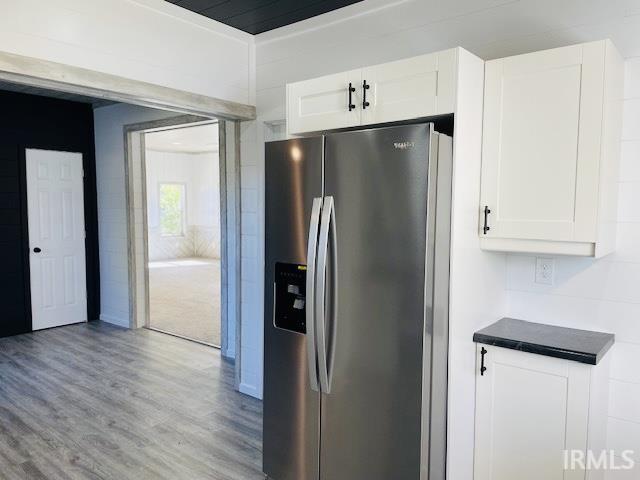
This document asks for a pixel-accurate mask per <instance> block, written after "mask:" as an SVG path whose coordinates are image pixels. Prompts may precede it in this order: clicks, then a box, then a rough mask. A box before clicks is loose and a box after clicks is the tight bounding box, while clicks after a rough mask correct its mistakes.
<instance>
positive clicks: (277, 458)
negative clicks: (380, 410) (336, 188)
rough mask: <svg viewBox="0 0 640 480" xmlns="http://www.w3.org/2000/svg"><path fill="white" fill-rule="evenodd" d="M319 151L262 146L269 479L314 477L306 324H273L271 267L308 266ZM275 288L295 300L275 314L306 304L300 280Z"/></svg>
mask: <svg viewBox="0 0 640 480" xmlns="http://www.w3.org/2000/svg"><path fill="white" fill-rule="evenodd" d="M322 153H323V138H322V137H316V138H306V139H299V140H289V141H282V142H271V143H267V144H266V152H265V155H266V157H265V161H266V178H265V200H266V211H265V232H266V244H265V300H264V302H265V306H264V308H265V325H264V327H265V328H264V337H265V338H264V340H265V354H264V355H265V358H264V376H265V378H264V385H265V387H264V435H263V441H264V446H263V469H264V473H265V474H267V475H268V476H269V478H271V479H273V480H317V479H318V471H319V466H318V453H319V436H320V429H319V421H320V420H319V416H320V397H319V396H320V394H319V393H318V392H315V391H313V390H312V389H311V387H310V382H309V365H308V360H307V358H308V357H307V343H306V338H305V337H306V336H305V335H304V334H302V333H299V332H300V331H301V330H303V331H304V329H303V328H302V327H301V326H300V325H297V324H296V328H295V330H296V331H294V330H288V329H286V328H278V327H276V326H275V325H274V312H275V311H276V308H275V305H274V291H275V288H276V283H275V281H276V278H275V277H276V273H277V272H276V264H278V268H279V271H284V274H286V268H292V269H293V270H294V271H295V270H296V269H298V268H299V269H304V268H305V265H306V263H307V241H308V236H309V226H310V219H311V210H312V203H313V200H314V198H317V197H322ZM281 264H288V266H282V265H281ZM284 274H281V275H280V277H282V276H283V275H284ZM280 277H279V278H280ZM292 278H294V279H296V282H299V278H298V276H296V275H293V277H292ZM278 287H279V288H284V289H286V291H285V292H284V293H283V294H282V295H278V298H281V299H283V300H282V301H290V302H294V303H292V305H286V306H284V307H286V308H281V309H279V311H285V312H286V311H287V308H289V309H290V310H294V309H297V308H302V307H303V305H304V306H305V307H306V301H305V298H302V296H301V292H303V290H304V289H302V288H301V286H298V285H297V283H294V282H291V285H290V286H288V285H286V282H285V284H283V285H280V284H278ZM305 294H306V295H308V294H310V292H308V291H307V292H305ZM300 318H304V316H300ZM281 325H286V323H285V322H283V323H281Z"/></svg>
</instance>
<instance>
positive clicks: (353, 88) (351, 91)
mask: <svg viewBox="0 0 640 480" xmlns="http://www.w3.org/2000/svg"><path fill="white" fill-rule="evenodd" d="M355 91H356V87H354V86H353V85H352V84H351V82H349V111H351V110H353V109H354V108H356V106H355V105H354V104H353V99H352V98H351V95H353V92H355Z"/></svg>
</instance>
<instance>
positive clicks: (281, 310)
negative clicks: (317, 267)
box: [273, 262, 307, 333]
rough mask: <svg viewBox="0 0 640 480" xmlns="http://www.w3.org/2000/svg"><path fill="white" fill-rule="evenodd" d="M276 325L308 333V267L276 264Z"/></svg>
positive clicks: (293, 264) (274, 320)
mask: <svg viewBox="0 0 640 480" xmlns="http://www.w3.org/2000/svg"><path fill="white" fill-rule="evenodd" d="M275 277H276V278H275V297H274V300H275V316H274V319H273V322H274V325H275V326H276V327H278V328H282V329H284V330H290V331H293V332H297V333H306V332H307V324H306V318H305V312H306V303H307V301H306V292H307V288H306V286H307V266H306V265H299V264H295V263H280V262H277V263H276V269H275Z"/></svg>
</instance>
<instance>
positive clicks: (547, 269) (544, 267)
mask: <svg viewBox="0 0 640 480" xmlns="http://www.w3.org/2000/svg"><path fill="white" fill-rule="evenodd" d="M554 270H555V260H554V259H553V258H549V257H536V283H540V284H542V285H553V276H554V273H555V272H554Z"/></svg>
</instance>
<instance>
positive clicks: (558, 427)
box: [474, 344, 608, 480]
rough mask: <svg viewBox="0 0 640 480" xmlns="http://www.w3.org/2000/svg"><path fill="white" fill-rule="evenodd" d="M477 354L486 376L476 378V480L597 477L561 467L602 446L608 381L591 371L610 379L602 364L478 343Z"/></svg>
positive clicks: (594, 473) (599, 475) (597, 476)
mask: <svg viewBox="0 0 640 480" xmlns="http://www.w3.org/2000/svg"><path fill="white" fill-rule="evenodd" d="M483 352H484V355H483ZM477 355H478V365H484V367H486V370H484V372H483V374H482V375H481V374H480V367H478V369H477V372H478V373H477V378H476V435H475V475H474V479H475V480H516V479H517V480H542V479H544V480H578V479H580V480H585V479H589V480H595V479H601V478H603V477H602V475H603V472H602V471H591V472H589V471H586V470H585V469H582V468H581V467H580V465H578V468H576V469H572V468H565V466H566V465H565V455H570V453H567V454H566V453H565V452H571V451H572V450H575V451H580V452H583V453H585V455H586V451H587V449H589V448H598V447H599V446H601V443H600V442H602V441H604V434H603V427H602V424H603V423H604V422H606V415H607V412H606V400H603V399H602V395H605V396H606V390H607V389H606V381H607V380H606V376H603V375H599V374H598V372H596V370H597V369H600V373H601V372H605V371H607V373H608V367H606V362H605V360H603V361H602V362H601V364H600V365H599V366H598V367H595V366H591V365H585V364H581V363H577V362H573V361H568V360H561V359H556V358H551V357H546V356H541V355H535V354H531V353H525V352H519V351H515V350H510V349H505V348H501V347H495V346H489V345H481V344H480V345H478V346H477ZM483 356H484V363H483V362H482V357H483ZM603 405H604V407H603ZM590 415H592V416H593V418H591V421H590ZM598 453H599V452H598ZM569 458H570V457H569ZM569 467H570V464H569Z"/></svg>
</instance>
